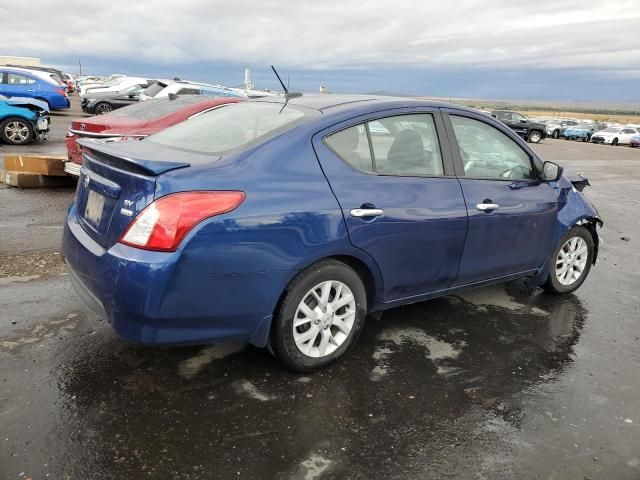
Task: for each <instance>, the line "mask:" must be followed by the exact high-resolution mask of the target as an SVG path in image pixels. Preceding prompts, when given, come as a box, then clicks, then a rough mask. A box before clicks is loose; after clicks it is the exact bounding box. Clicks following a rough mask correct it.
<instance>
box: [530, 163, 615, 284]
mask: <svg viewBox="0 0 640 480" xmlns="http://www.w3.org/2000/svg"><path fill="white" fill-rule="evenodd" d="M588 185H589V180H588V179H587V178H586V177H583V176H582V175H576V174H573V173H571V172H566V171H565V172H564V173H563V175H562V177H561V178H560V179H559V180H558V181H557V182H555V184H552V186H553V188H554V189H556V190H557V191H558V214H557V221H556V231H555V238H554V242H553V245H554V248H555V246H556V245H558V243H559V242H560V240H561V239H562V237H563V236H564V235H565V234H566V233H567V232H568V231H569V230H570V229H571V228H573V227H575V226H576V225H582V226H584V227H585V228H587V229H588V230H589V232H590V233H591V236H592V238H593V245H594V252H593V264H595V263H596V260H597V258H598V251H599V248H600V238H599V236H598V231H597V229H598V228H599V227H602V225H603V222H602V219H601V217H600V214H599V213H598V210H596V208H595V207H594V206H593V205H592V204H591V202H589V200H587V198H586V197H585V196H584V194H583V193H582V190H583V189H584V188H585V187H586V186H588ZM550 257H551V255H550ZM550 263H551V258H550V259H549V260H547V262H546V263H545V265H544V266H543V267H542V268H541V269H540V270H539V271H538V273H537V274H536V275H535V277H534V278H533V279H532V282H531V283H532V284H534V285H541V284H542V283H544V282H545V281H546V278H547V276H548V274H549V267H550Z"/></svg>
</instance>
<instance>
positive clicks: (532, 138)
mask: <svg viewBox="0 0 640 480" xmlns="http://www.w3.org/2000/svg"><path fill="white" fill-rule="evenodd" d="M536 135H537V136H538V137H537V138H538V140H534V137H535V136H536ZM528 140H529V142H530V143H540V140H542V133H540V132H539V131H538V130H533V131H532V132H529V138H528Z"/></svg>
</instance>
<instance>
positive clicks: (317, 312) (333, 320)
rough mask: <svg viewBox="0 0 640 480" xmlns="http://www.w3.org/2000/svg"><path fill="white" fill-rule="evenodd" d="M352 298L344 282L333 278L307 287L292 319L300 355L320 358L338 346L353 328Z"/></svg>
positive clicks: (354, 307) (354, 315) (353, 308)
mask: <svg viewBox="0 0 640 480" xmlns="http://www.w3.org/2000/svg"><path fill="white" fill-rule="evenodd" d="M355 318H356V299H355V297H354V295H353V293H352V292H351V290H350V289H349V287H348V286H347V285H345V284H344V283H342V282H339V281H336V280H328V281H325V282H322V283H319V284H318V285H316V286H315V287H313V288H312V289H311V290H309V291H308V292H307V293H306V294H305V295H304V297H303V298H302V301H301V302H300V304H299V305H298V308H297V310H296V314H295V316H294V318H293V340H294V342H295V344H296V346H297V347H298V350H300V352H302V353H303V354H305V355H307V356H309V357H313V358H321V357H325V356H327V355H330V354H331V353H333V352H334V351H336V350H337V349H338V347H340V345H342V344H343V343H344V342H345V340H346V339H347V337H348V336H349V333H350V332H351V330H352V328H353V324H354V321H355Z"/></svg>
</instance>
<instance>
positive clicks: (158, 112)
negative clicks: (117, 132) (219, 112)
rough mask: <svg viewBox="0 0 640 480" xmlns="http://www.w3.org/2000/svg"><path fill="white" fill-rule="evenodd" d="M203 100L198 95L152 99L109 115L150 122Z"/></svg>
mask: <svg viewBox="0 0 640 480" xmlns="http://www.w3.org/2000/svg"><path fill="white" fill-rule="evenodd" d="M202 101H204V99H203V98H202V97H201V96H200V95H186V96H184V97H176V98H175V99H173V100H171V99H170V98H169V97H163V98H152V99H151V100H147V101H146V102H139V103H134V104H132V105H129V106H128V107H124V108H120V109H118V110H114V111H113V112H111V113H109V114H108V115H109V117H111V118H131V119H134V120H152V119H154V118H160V117H164V116H165V115H169V114H170V113H173V112H177V111H178V110H182V109H183V108H185V107H188V106H190V105H195V104H196V103H200V102H202Z"/></svg>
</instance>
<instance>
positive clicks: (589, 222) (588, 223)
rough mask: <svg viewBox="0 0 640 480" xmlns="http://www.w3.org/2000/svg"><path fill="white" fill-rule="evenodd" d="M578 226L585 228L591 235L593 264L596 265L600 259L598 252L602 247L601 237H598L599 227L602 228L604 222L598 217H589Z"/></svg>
mask: <svg viewBox="0 0 640 480" xmlns="http://www.w3.org/2000/svg"><path fill="white" fill-rule="evenodd" d="M577 225H581V226H583V227H585V228H586V229H587V230H588V231H589V233H590V234H591V238H592V239H593V246H594V249H593V264H594V265H595V264H596V260H597V259H598V250H599V247H600V237H599V236H598V230H597V228H598V225H600V226H602V220H600V219H599V218H597V217H589V218H585V219H584V220H582V221H580V222H578V223H577Z"/></svg>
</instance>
